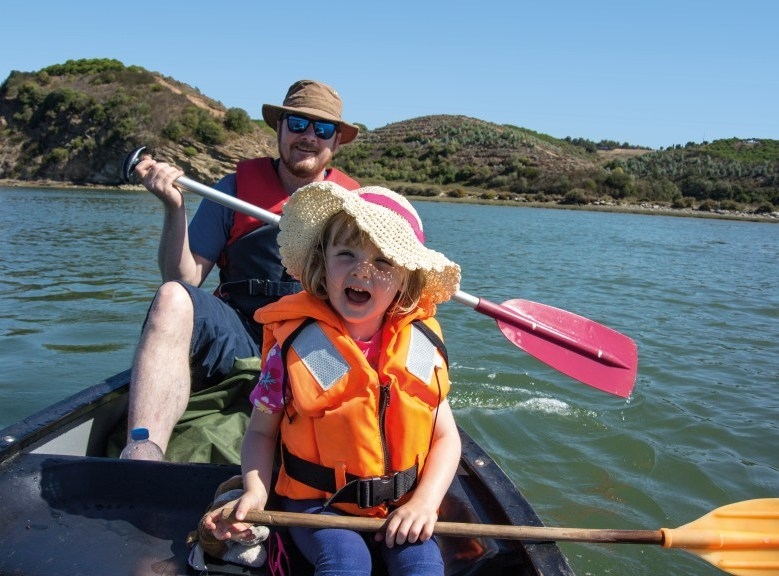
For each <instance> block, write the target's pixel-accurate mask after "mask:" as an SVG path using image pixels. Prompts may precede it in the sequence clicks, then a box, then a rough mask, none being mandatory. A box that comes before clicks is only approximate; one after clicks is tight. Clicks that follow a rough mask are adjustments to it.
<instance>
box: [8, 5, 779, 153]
mask: <svg viewBox="0 0 779 576" xmlns="http://www.w3.org/2000/svg"><path fill="white" fill-rule="evenodd" d="M2 21H3V23H2V36H1V38H2V50H1V51H0V80H5V78H7V77H8V74H9V73H10V72H11V70H21V71H37V70H39V69H41V68H44V67H46V66H49V65H52V64H59V63H64V62H65V61H66V60H69V59H80V58H115V59H117V60H120V61H121V62H123V63H124V64H125V65H138V66H143V67H144V68H147V69H149V70H152V71H156V72H160V73H161V74H164V75H166V76H171V77H173V78H175V79H177V80H179V81H182V82H185V83H187V84H190V85H192V86H194V87H196V88H198V89H200V91H201V92H203V93H204V94H205V95H207V96H210V97H212V98H214V99H216V100H219V101H220V102H222V103H223V104H224V105H225V106H227V107H234V106H236V107H240V108H243V109H245V110H246V111H247V112H248V113H249V114H250V115H251V116H252V117H253V118H259V117H260V107H261V105H262V103H264V102H270V103H281V100H282V99H283V97H284V94H285V92H286V89H287V87H288V86H289V85H290V84H291V83H292V82H294V81H295V80H297V79H300V78H314V79H318V80H322V81H324V82H327V83H329V84H331V85H333V86H334V87H335V88H336V89H337V90H338V91H339V92H340V93H341V96H342V97H343V100H344V105H345V117H346V118H347V119H348V120H350V121H353V122H360V123H362V124H365V125H366V126H368V128H370V129H374V128H380V127H382V126H385V125H387V124H390V123H393V122H399V121H403V120H408V119H411V118H416V117H418V116H424V115H428V114H462V115H465V116H470V117H473V118H479V119H482V120H487V121H490V122H495V123H499V124H513V125H515V126H521V127H523V128H529V129H531V130H535V131H537V132H541V133H545V134H549V135H551V136H555V137H558V138H563V137H565V136H571V137H581V138H587V139H590V140H595V141H599V140H601V139H609V140H617V141H619V142H629V143H631V144H637V145H646V146H650V147H653V148H659V147H666V146H670V145H674V144H686V143H687V142H702V141H704V140H707V141H712V140H716V139H720V138H730V137H734V136H735V137H739V138H773V139H779V111H777V106H779V73H778V72H777V69H779V41H778V40H777V32H776V26H777V22H779V2H776V1H775V0H739V1H735V0H732V1H728V2H725V1H722V0H689V1H688V0H652V1H648V0H647V1H638V0H619V1H617V0H590V1H584V0H545V1H538V0H534V1H532V2H529V1H526V0H502V1H494V0H480V1H477V2H473V1H469V0H463V1H462V2H452V1H449V0H429V1H428V0H414V1H408V0H392V1H387V2H378V3H374V2H365V1H364V0H361V1H344V2H341V1H338V0H330V1H328V2H311V1H308V0H300V1H297V2H287V1H282V0H276V1H275V2H274V1H269V0H220V1H219V2H203V1H201V0H189V1H183V0H173V1H165V0H158V2H155V3H151V2H147V3H143V2H106V1H105V0H99V1H98V0H79V1H78V2H61V1H60V0H38V1H36V0H26V1H21V0H12V1H10V2H4V3H3V8H2Z"/></svg>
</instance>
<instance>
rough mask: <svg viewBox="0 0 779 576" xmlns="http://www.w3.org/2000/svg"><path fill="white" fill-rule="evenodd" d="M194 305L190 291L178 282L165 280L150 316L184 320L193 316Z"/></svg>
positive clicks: (153, 303) (158, 291) (156, 296)
mask: <svg viewBox="0 0 779 576" xmlns="http://www.w3.org/2000/svg"><path fill="white" fill-rule="evenodd" d="M193 310H194V307H193V304H192V298H191V296H190V295H189V292H188V291H187V289H186V288H184V287H183V286H182V285H181V284H179V283H178V282H165V283H164V284H163V285H162V286H160V287H159V289H158V290H157V294H156V295H155V296H154V301H153V302H152V306H151V309H150V310H149V317H150V319H151V318H152V317H154V318H157V319H159V318H162V317H164V318H168V319H171V320H173V319H175V320H176V321H178V322H183V321H185V320H187V319H189V320H190V322H191V319H192V317H193V314H194V312H193Z"/></svg>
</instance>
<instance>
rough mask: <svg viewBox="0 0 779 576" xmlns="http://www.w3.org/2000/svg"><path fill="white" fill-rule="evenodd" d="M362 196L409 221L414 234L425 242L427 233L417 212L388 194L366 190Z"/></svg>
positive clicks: (421, 241)
mask: <svg viewBox="0 0 779 576" xmlns="http://www.w3.org/2000/svg"><path fill="white" fill-rule="evenodd" d="M360 198H362V199H363V200H366V201H368V202H370V203H371V204H376V205H378V206H383V207H384V208H388V209H389V210H392V211H393V212H394V213H395V214H397V215H398V216H400V217H402V218H403V219H404V220H405V221H406V222H408V224H409V226H411V229H412V230H413V231H414V236H416V237H417V240H419V242H420V243H421V244H424V243H425V233H424V232H423V231H422V225H421V224H420V223H419V219H418V218H417V217H416V215H415V214H413V213H412V212H411V211H410V210H408V209H406V208H405V207H404V206H402V205H401V204H400V203H399V202H396V201H395V200H393V199H392V198H389V197H387V196H383V195H381V194H374V193H372V192H365V193H363V194H360Z"/></svg>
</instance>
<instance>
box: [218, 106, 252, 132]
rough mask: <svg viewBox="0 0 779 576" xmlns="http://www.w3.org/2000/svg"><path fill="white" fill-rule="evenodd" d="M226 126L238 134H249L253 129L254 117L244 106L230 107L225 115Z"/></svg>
mask: <svg viewBox="0 0 779 576" xmlns="http://www.w3.org/2000/svg"><path fill="white" fill-rule="evenodd" d="M224 125H225V128H227V129H228V130H230V131H232V132H236V133H238V134H249V133H251V131H252V128H253V123H252V119H251V118H249V115H248V114H247V113H246V110H244V109H243V108H230V109H229V110H228V111H227V113H226V114H225V117H224Z"/></svg>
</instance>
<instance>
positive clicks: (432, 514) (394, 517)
mask: <svg viewBox="0 0 779 576" xmlns="http://www.w3.org/2000/svg"><path fill="white" fill-rule="evenodd" d="M437 521H438V512H437V510H436V509H435V508H430V507H429V506H427V505H425V504H419V503H415V502H414V501H413V499H412V500H410V501H409V502H407V503H406V504H404V505H403V506H401V507H400V508H398V509H397V510H394V511H392V512H391V513H390V515H389V516H387V522H386V523H385V524H384V531H383V532H378V533H377V534H376V536H375V539H376V541H377V542H379V541H381V540H384V544H385V545H386V546H387V548H392V547H393V546H394V545H395V544H398V545H400V544H405V543H407V542H408V543H409V544H413V543H414V542H424V541H426V540H429V539H430V537H431V536H432V535H433V530H434V529H435V523H436V522H437Z"/></svg>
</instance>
